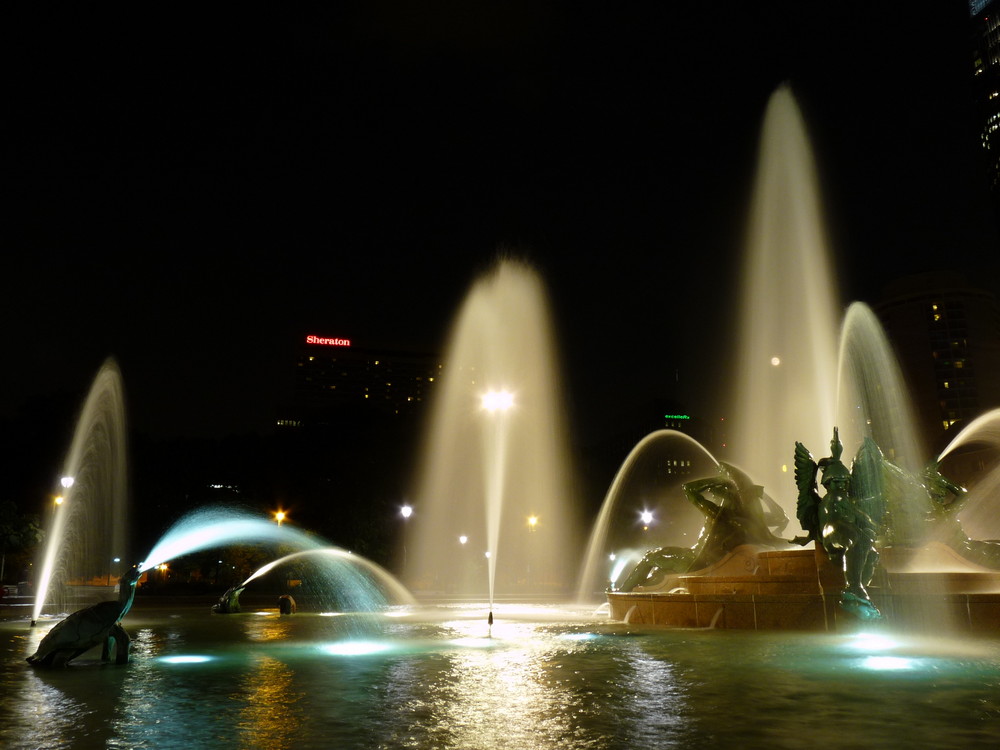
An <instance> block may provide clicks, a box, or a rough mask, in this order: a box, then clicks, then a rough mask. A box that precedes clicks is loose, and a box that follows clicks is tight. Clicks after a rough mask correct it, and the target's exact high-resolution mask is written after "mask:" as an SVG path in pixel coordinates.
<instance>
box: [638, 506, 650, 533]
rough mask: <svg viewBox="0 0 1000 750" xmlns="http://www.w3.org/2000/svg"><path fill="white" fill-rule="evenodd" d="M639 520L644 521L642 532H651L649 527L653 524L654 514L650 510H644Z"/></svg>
mask: <svg viewBox="0 0 1000 750" xmlns="http://www.w3.org/2000/svg"><path fill="white" fill-rule="evenodd" d="M639 518H640V519H641V520H642V530H643V531H649V526H650V524H652V523H653V514H652V513H651V512H650V511H648V510H644V511H643V512H642V513H640V514H639Z"/></svg>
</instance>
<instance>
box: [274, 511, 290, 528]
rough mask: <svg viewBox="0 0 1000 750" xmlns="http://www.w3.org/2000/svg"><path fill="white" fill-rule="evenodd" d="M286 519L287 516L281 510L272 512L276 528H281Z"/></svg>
mask: <svg viewBox="0 0 1000 750" xmlns="http://www.w3.org/2000/svg"><path fill="white" fill-rule="evenodd" d="M287 517H288V515H287V514H286V513H285V511H283V510H276V511H274V520H275V521H276V522H277V523H278V526H281V524H282V523H284V521H285V519H286V518H287Z"/></svg>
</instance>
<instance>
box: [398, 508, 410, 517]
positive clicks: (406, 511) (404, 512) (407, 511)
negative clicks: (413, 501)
mask: <svg viewBox="0 0 1000 750" xmlns="http://www.w3.org/2000/svg"><path fill="white" fill-rule="evenodd" d="M399 515H401V516H402V517H403V518H409V517H410V516H412V515H413V506H411V505H404V506H403V507H402V508H400V509H399Z"/></svg>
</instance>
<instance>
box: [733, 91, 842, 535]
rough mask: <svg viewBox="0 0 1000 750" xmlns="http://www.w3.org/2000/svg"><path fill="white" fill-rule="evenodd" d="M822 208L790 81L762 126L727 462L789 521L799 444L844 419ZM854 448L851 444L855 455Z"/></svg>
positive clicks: (819, 446) (818, 439) (820, 442)
mask: <svg viewBox="0 0 1000 750" xmlns="http://www.w3.org/2000/svg"><path fill="white" fill-rule="evenodd" d="M823 214H824V212H823V207H822V202H821V198H820V190H819V178H818V176H817V173H816V165H815V161H814V159H813V153H812V146H811V144H810V142H809V138H808V135H807V132H806V127H805V123H804V122H803V120H802V114H801V112H800V111H799V108H798V105H797V104H796V102H795V98H794V96H793V94H792V92H791V90H790V89H789V88H788V87H787V86H783V87H781V88H779V89H778V90H777V91H776V92H775V93H774V94H773V95H772V96H771V99H770V101H769V103H768V106H767V111H766V113H765V116H764V123H763V127H762V131H761V137H760V147H759V155H758V166H757V176H756V182H755V187H754V194H753V200H752V204H751V208H750V223H749V228H748V232H747V241H746V267H745V269H744V271H743V274H742V276H741V279H740V286H739V289H740V293H741V294H742V300H741V308H740V315H739V318H738V319H739V321H740V326H741V330H739V331H738V332H737V341H738V342H739V346H738V351H737V354H738V360H737V361H736V365H737V367H736V369H735V371H734V376H733V379H732V381H731V382H730V383H729V384H728V385H729V388H730V389H731V390H730V392H729V394H728V395H729V396H730V398H731V399H732V407H731V410H730V411H731V417H732V419H731V424H732V427H731V430H732V434H731V435H730V436H729V440H728V441H727V442H728V443H729V446H730V449H731V452H730V453H728V454H726V455H723V456H720V458H724V459H726V460H729V461H732V462H733V463H735V464H736V465H737V466H739V467H741V468H743V469H744V470H745V471H748V472H749V473H750V474H751V475H752V476H753V477H754V481H755V482H757V483H758V484H762V485H763V486H764V489H765V491H767V492H768V494H770V495H771V496H772V497H773V498H774V499H775V500H776V501H777V502H778V503H779V504H781V505H782V507H783V508H784V509H785V513H786V515H788V517H789V518H794V517H795V497H796V490H795V482H794V480H793V478H792V475H791V473H790V471H789V470H788V466H789V465H790V464H791V463H792V452H793V449H794V445H795V442H796V441H800V442H802V443H804V444H805V445H806V447H808V448H809V449H810V450H812V451H817V452H818V451H823V450H825V449H826V448H827V446H828V445H829V443H830V436H831V434H832V431H833V427H834V425H835V424H837V422H836V418H837V415H836V399H837V336H838V333H839V328H840V326H839V319H840V313H839V310H838V305H839V304H840V301H839V299H838V284H837V280H836V277H835V276H834V274H833V271H832V269H831V267H830V251H829V248H828V242H827V237H826V229H825V225H824V216H823ZM852 445H853V444H852V443H849V442H847V441H846V440H845V447H846V448H847V451H848V452H852V451H853V450H855V448H853V447H852ZM817 455H819V454H818V453H817ZM822 455H826V454H825V453H823V454H822Z"/></svg>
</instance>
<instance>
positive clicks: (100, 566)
mask: <svg viewBox="0 0 1000 750" xmlns="http://www.w3.org/2000/svg"><path fill="white" fill-rule="evenodd" d="M126 446H127V434H126V424H125V398H124V391H123V387H122V378H121V373H120V372H119V369H118V365H117V364H116V362H115V361H114V360H113V359H108V360H107V361H106V362H105V363H104V364H103V365H102V367H101V369H100V370H99V371H98V373H97V376H96V377H95V379H94V382H93V385H92V386H91V389H90V392H89V394H88V395H87V398H86V400H85V402H84V404H83V408H82V410H81V412H80V416H79V418H78V420H77V424H76V429H75V431H74V434H73V440H72V443H71V445H70V449H69V453H68V455H67V456H66V461H65V464H64V465H63V470H62V475H61V479H60V483H59V485H60V486H59V487H58V489H57V490H56V492H57V493H58V494H57V496H56V500H55V503H54V507H53V508H52V515H51V519H50V522H49V524H48V528H47V531H46V535H45V545H44V552H43V554H44V556H43V558H42V560H41V564H40V566H39V568H40V571H41V572H40V574H39V577H38V582H37V585H36V589H35V590H36V596H35V606H34V610H33V612H32V622H33V623H34V622H35V621H37V620H38V618H39V617H40V616H41V614H42V612H43V610H44V609H45V608H46V607H47V606H49V607H50V608H51V609H54V610H56V611H65V610H66V608H67V605H68V604H69V603H70V601H71V599H73V598H75V597H73V596H71V593H70V587H71V586H73V587H74V588H75V589H76V590H77V591H86V590H89V588H88V587H93V590H94V592H95V596H96V595H97V593H98V591H99V592H100V593H101V594H103V593H104V590H103V589H101V586H104V587H105V588H106V587H107V586H109V585H110V584H111V583H112V581H113V579H114V580H116V579H117V578H118V576H119V575H120V574H121V573H122V572H123V571H122V570H118V569H116V568H117V564H118V563H117V562H116V561H118V560H121V559H127V555H128V549H127V548H126V529H127V527H128V456H127V447H126ZM81 584H82V585H81Z"/></svg>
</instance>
